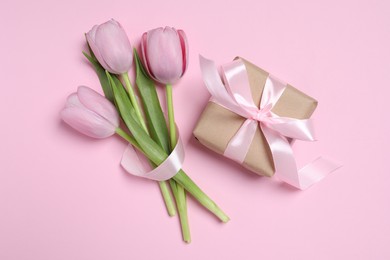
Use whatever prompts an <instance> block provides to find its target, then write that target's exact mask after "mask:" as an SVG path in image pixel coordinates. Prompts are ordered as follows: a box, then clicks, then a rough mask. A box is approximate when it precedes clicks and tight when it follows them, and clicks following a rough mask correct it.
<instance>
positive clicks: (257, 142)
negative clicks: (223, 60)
mask: <svg viewBox="0 0 390 260" xmlns="http://www.w3.org/2000/svg"><path fill="white" fill-rule="evenodd" d="M240 59H241V60H242V61H243V62H244V64H245V67H246V71H247V74H248V81H249V84H250V87H251V93H252V97H253V101H254V102H255V104H256V105H257V106H259V104H260V100H261V95H262V92H263V88H264V85H265V82H266V80H267V77H268V75H269V73H268V72H266V71H265V70H263V69H261V68H259V67H257V66H256V65H254V64H252V63H250V62H249V61H246V60H244V59H242V58H240ZM317 104H318V102H317V101H316V100H315V99H314V98H312V97H309V96H308V95H306V94H305V93H303V92H301V91H299V90H298V89H296V88H294V87H292V86H291V85H289V84H287V87H286V89H285V91H284V92H283V94H282V96H281V97H280V99H279V100H278V101H277V103H276V104H275V106H274V107H273V109H272V112H273V113H275V114H277V115H279V116H283V117H291V118H296V119H307V118H309V117H310V116H311V115H312V113H313V112H314V110H315V109H316V107H317ZM245 120H246V118H243V117H241V116H239V115H237V114H235V113H233V112H231V111H229V110H227V109H226V108H224V107H222V106H220V105H218V104H216V103H214V102H212V101H209V102H208V104H207V105H206V108H205V109H204V111H203V113H202V115H201V116H200V119H199V121H198V123H197V125H196V127H195V129H194V131H193V134H194V136H195V137H196V139H197V140H199V142H201V143H202V144H203V145H204V146H206V147H208V148H209V149H211V150H213V151H215V152H217V153H219V154H223V153H224V151H225V149H226V147H227V145H228V143H229V141H230V139H231V138H232V137H233V136H234V135H235V134H236V133H237V131H238V130H239V129H240V127H241V125H242V124H243V123H244V122H245ZM242 165H243V166H244V167H245V168H247V169H249V170H251V171H253V172H255V173H256V174H259V175H264V176H268V177H271V176H273V175H274V173H275V167H274V163H273V159H272V155H271V151H270V148H269V146H268V143H267V141H266V139H265V137H264V134H263V133H262V132H261V130H260V128H257V130H256V133H255V136H254V138H253V140H252V143H251V145H250V148H249V151H248V153H247V155H246V157H245V160H244V162H243V163H242Z"/></svg>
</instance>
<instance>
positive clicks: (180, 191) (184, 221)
mask: <svg viewBox="0 0 390 260" xmlns="http://www.w3.org/2000/svg"><path fill="white" fill-rule="evenodd" d="M166 95H167V106H168V121H169V134H170V135H169V136H170V144H171V150H173V148H174V147H175V146H176V140H177V135H176V124H175V114H174V111H173V98H172V85H171V84H168V85H167V86H166ZM170 184H171V189H172V190H173V191H174V192H173V196H174V197H175V199H176V204H177V210H178V211H179V218H180V224H181V230H182V233H183V240H184V241H185V242H187V243H190V242H191V233H190V226H189V224H188V214H187V201H186V194H185V191H184V188H183V186H181V185H180V184H179V185H175V186H176V187H175V188H172V186H173V182H170Z"/></svg>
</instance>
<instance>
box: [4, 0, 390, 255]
mask: <svg viewBox="0 0 390 260" xmlns="http://www.w3.org/2000/svg"><path fill="white" fill-rule="evenodd" d="M207 2H209V1H207ZM255 2H257V3H256V4H254V3H255ZM314 2H317V3H314ZM111 17H113V18H116V19H117V20H119V21H120V22H121V23H122V24H123V26H124V27H125V28H126V30H127V32H128V34H129V37H130V39H131V41H132V42H133V43H137V42H138V40H139V37H140V35H141V34H142V32H144V31H146V30H148V29H152V28H154V27H158V26H163V25H171V26H176V27H178V28H182V29H184V30H185V31H186V32H187V35H188V38H189V42H190V66H189V69H188V73H187V74H186V75H185V77H184V78H183V79H182V81H181V82H180V83H179V84H177V85H176V86H175V90H174V94H175V107H176V115H177V123H178V125H179V126H180V129H181V133H182V137H183V140H184V142H185V144H186V151H187V160H186V162H185V167H184V168H185V169H186V171H187V172H189V173H190V175H191V176H192V178H193V179H194V180H195V181H196V182H197V183H198V184H199V185H200V186H201V187H202V188H203V189H204V190H205V191H206V192H207V193H208V194H209V195H210V196H211V197H212V198H214V199H215V201H217V203H218V204H219V205H220V206H221V207H222V208H223V209H224V210H225V211H226V212H227V213H228V214H229V215H230V217H231V221H230V222H229V223H228V224H221V223H219V222H218V221H217V219H215V218H214V217H213V216H212V215H210V214H209V213H208V212H207V211H205V210H204V209H203V208H202V207H200V206H199V205H198V204H197V203H195V202H194V201H193V200H190V201H189V218H190V224H191V231H192V240H193V242H192V243H191V244H190V245H186V244H184V243H183V242H182V241H181V234H180V228H179V223H178V219H177V218H169V217H168V216H167V214H166V211H165V209H164V205H163V203H162V199H161V196H160V193H159V189H158V186H157V185H156V184H155V183H154V182H151V181H147V180H142V179H137V178H135V177H132V176H129V175H128V174H126V173H125V172H124V171H123V170H122V169H121V168H120V166H119V160H120V157H121V155H122V152H123V150H124V148H125V143H124V142H122V140H121V139H119V138H117V137H114V138H109V139H106V140H93V139H90V138H87V137H84V136H82V135H80V134H78V133H77V132H75V131H73V130H71V129H70V128H69V127H67V126H66V125H65V124H63V123H61V121H60V118H59V111H60V109H61V108H62V106H63V105H64V101H65V98H66V96H67V95H68V94H70V93H71V92H73V91H75V90H76V87H77V86H78V85H80V84H84V85H88V86H91V87H93V88H95V89H97V90H100V89H99V84H98V80H97V77H96V76H95V74H94V71H93V70H92V68H91V67H90V66H89V65H88V64H87V63H86V62H85V59H84V58H83V56H82V55H81V51H82V49H83V48H85V46H84V38H83V33H84V32H86V31H88V30H89V29H90V28H91V27H92V26H93V25H94V24H96V23H101V22H104V21H105V20H107V19H109V18H111ZM0 21H1V22H0V33H1V43H0V46H1V48H0V57H1V62H0V69H1V70H0V71H1V74H0V75H1V93H0V111H1V112H0V113H1V120H2V123H1V125H2V126H1V130H0V131H1V132H0V133H1V135H0V136H1V137H0V138H1V139H0V141H1V142H0V144H1V145H0V147H1V148H0V151H1V157H0V259H2V260H3V259H4V260H16V259H18V260H24V259H33V260H38V259H39V260H46V259H48V260H49V259H94V260H100V259H116V260H121V259H390V247H389V240H390V223H389V219H390V203H389V197H390V189H389V185H390V174H389V170H388V169H389V166H388V165H387V162H388V159H387V157H388V147H389V146H390V141H389V137H388V135H387V134H388V132H389V130H390V127H389V123H388V121H387V120H388V118H389V116H388V114H387V112H389V108H390V105H389V95H390V91H389V88H390V47H389V46H390V30H389V28H390V4H389V1H386V0H383V1H339V0H332V1H322V3H319V1H310V0H306V1H280V0H276V1H262V0H261V1H252V2H251V1H246V0H240V1H213V3H211V1H210V3H207V4H206V1H205V3H199V2H198V1H193V2H187V3H186V2H185V1H172V0H164V1H154V2H152V1H141V0H140V1H131V0H123V1H120V0H118V1H117V0H110V1H107V0H103V1H95V0H94V1H49V0H47V1H42V0H38V1H18V0H16V1H15V0H12V1H11V0H5V1H4V0H3V1H2V4H1V9H0ZM199 53H201V54H203V55H204V56H206V57H209V58H211V59H214V60H215V61H216V62H217V63H219V64H221V63H225V62H228V61H230V60H231V59H232V58H234V57H235V56H237V55H240V56H243V57H245V58H247V59H249V60H250V61H252V62H254V63H256V64H258V65H259V66H261V67H263V68H264V69H267V70H269V71H271V72H272V73H273V74H275V75H276V76H278V77H280V78H282V79H285V80H286V81H288V82H290V83H291V84H293V85H294V86H296V87H298V88H300V89H301V90H303V91H304V92H306V93H308V94H309V95H311V96H313V97H315V98H317V99H318V100H319V101H320V105H319V107H318V110H317V112H316V113H315V114H314V118H315V119H316V123H317V130H318V131H317V132H318V138H319V141H318V142H316V143H296V146H295V148H296V149H295V150H296V154H297V160H298V162H299V164H300V165H303V164H304V163H306V162H308V161H310V160H312V159H314V158H316V157H317V156H318V155H320V154H323V155H328V156H331V157H333V158H335V159H337V160H339V161H341V162H342V163H343V164H344V167H343V168H342V169H340V170H338V171H337V172H335V173H334V174H331V175H330V176H328V177H327V178H326V179H325V180H324V181H322V182H321V183H319V184H317V185H316V186H314V187H312V188H310V189H309V190H307V191H305V192H300V191H297V190H294V189H291V188H289V187H287V186H286V185H280V183H279V182H277V181H276V180H275V179H266V178H261V177H257V176H255V175H253V174H251V173H249V172H248V171H246V170H244V169H242V168H241V167H238V166H237V165H236V164H235V163H232V162H229V161H228V160H225V159H224V158H222V157H221V156H218V155H216V154H214V153H212V152H209V151H208V150H207V149H205V148H203V147H202V146H201V145H199V144H198V143H197V142H196V141H195V140H194V138H193V137H192V135H191V131H192V129H193V127H194V125H195V123H196V120H197V118H198V116H199V115H200V113H201V111H202V108H203V106H204V105H205V103H206V101H207V99H208V94H207V92H206V89H205V88H204V87H203V84H202V79H201V75H200V70H199V65H198V54H199ZM133 80H134V79H133ZM386 160H387V162H386Z"/></svg>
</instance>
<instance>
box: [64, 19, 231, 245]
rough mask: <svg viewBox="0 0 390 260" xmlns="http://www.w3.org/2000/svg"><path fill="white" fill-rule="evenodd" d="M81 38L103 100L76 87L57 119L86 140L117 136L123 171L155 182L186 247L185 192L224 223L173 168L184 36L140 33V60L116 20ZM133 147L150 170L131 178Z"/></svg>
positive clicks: (167, 31)
mask: <svg viewBox="0 0 390 260" xmlns="http://www.w3.org/2000/svg"><path fill="white" fill-rule="evenodd" d="M86 39H87V43H88V46H89V53H85V52H84V55H85V56H86V57H87V59H88V60H89V61H90V63H91V64H92V65H93V67H94V69H95V71H96V73H97V75H98V77H99V80H100V83H101V86H102V89H103V92H104V96H102V95H100V94H99V93H97V92H96V91H94V90H92V89H90V88H88V87H85V86H81V87H79V88H78V90H77V93H73V94H71V95H70V96H69V97H68V99H67V102H66V106H65V108H64V109H63V111H62V113H61V115H62V119H63V120H64V121H65V122H66V123H68V124H69V125H70V126H71V127H73V128H75V129H76V130H78V131H80V132H81V133H83V134H86V135H88V136H91V137H94V138H106V137H109V136H111V135H114V134H117V135H119V136H121V137H122V138H123V139H124V140H125V141H127V142H128V143H129V147H128V149H126V152H125V153H124V157H123V158H122V166H124V168H125V169H126V170H128V171H129V172H130V173H132V174H134V175H139V176H142V177H145V178H150V179H154V180H156V181H158V183H159V187H160V189H161V193H162V196H163V199H164V202H165V205H166V208H167V211H168V214H169V215H170V216H174V215H175V214H176V209H175V205H176V208H177V212H178V215H179V218H180V223H181V229H182V235H183V240H184V241H185V242H190V241H191V236H190V230H189V224H188V216H187V203H186V193H187V192H188V193H189V194H191V195H192V197H193V198H195V199H196V200H197V201H199V203H200V204H202V205H203V206H204V207H205V208H206V209H208V210H209V211H210V212H212V213H213V214H214V215H215V216H217V217H218V218H219V219H220V220H221V221H223V222H227V221H229V217H228V216H227V215H226V214H225V213H224V212H223V211H222V210H221V209H220V208H219V207H218V206H217V205H216V204H215V203H214V202H213V201H212V200H211V199H210V198H209V197H208V196H207V195H206V194H205V193H204V192H203V191H202V190H201V189H200V188H199V187H198V186H197V185H196V184H195V183H194V182H193V181H192V180H191V179H190V177H188V175H187V174H186V173H185V172H184V171H183V170H182V169H181V164H180V163H178V161H180V158H181V159H183V158H182V157H183V155H182V154H180V151H179V150H180V149H179V148H180V146H181V143H179V142H180V138H179V135H178V132H177V128H176V124H175V119H174V110H173V99H172V84H174V83H176V82H177V81H178V80H179V79H180V78H181V77H182V76H183V75H184V73H185V71H186V69H187V65H188V43H187V39H186V35H185V33H184V31H182V30H176V29H174V28H170V27H166V28H164V29H163V28H157V29H154V30H151V31H148V32H146V33H144V34H143V36H142V39H141V52H140V53H141V54H142V55H141V57H142V61H141V58H140V57H139V55H138V52H137V50H136V49H134V50H133V49H132V47H131V44H130V41H129V39H128V37H127V35H126V33H125V31H124V29H123V28H122V26H121V25H120V24H119V23H118V22H117V21H115V20H110V21H108V22H106V23H103V24H101V25H98V26H97V25H96V26H94V27H93V28H92V29H91V30H90V31H89V32H88V33H87V34H86ZM133 61H135V66H136V68H135V70H136V79H135V82H136V84H135V85H134V87H133V86H132V84H131V80H130V78H129V76H128V71H129V70H130V69H131V67H132V64H133ZM155 83H158V84H160V85H164V86H165V90H166V103H167V107H168V120H166V118H165V116H164V113H163V111H162V108H161V104H160V101H159V98H158V95H157V91H156V87H155ZM136 92H138V96H139V97H138V96H137V94H136ZM121 120H122V121H123V123H122V124H121ZM167 121H168V126H169V127H168V126H167ZM121 125H123V126H125V127H121ZM133 148H134V149H136V150H137V151H138V153H140V154H142V155H143V156H145V157H146V158H147V159H148V162H149V164H150V166H151V168H154V170H152V171H151V172H141V173H138V174H137V173H136V171H137V168H134V165H136V164H137V161H138V163H139V160H137V158H136V159H135V160H133V157H131V156H134V153H131V152H130V151H132V149H133ZM134 158H135V157H134ZM138 159H139V158H138ZM153 176H154V177H153ZM156 176H157V177H156ZM171 194H173V198H174V201H175V202H176V203H175V202H174V201H173V199H172V196H171Z"/></svg>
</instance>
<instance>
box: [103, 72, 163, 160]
mask: <svg viewBox="0 0 390 260" xmlns="http://www.w3.org/2000/svg"><path fill="white" fill-rule="evenodd" d="M106 75H107V78H108V80H109V82H110V85H111V87H112V90H113V93H114V98H115V103H116V105H117V107H118V110H119V113H120V115H121V117H122V119H123V121H124V122H125V124H126V126H127V128H128V129H129V130H130V132H131V134H132V135H133V137H134V138H135V140H136V141H137V143H138V144H139V146H140V148H141V149H142V151H143V152H144V153H145V154H146V156H147V157H148V158H149V159H150V160H151V161H152V162H153V163H155V164H156V165H159V164H160V163H162V162H163V161H164V160H165V159H166V158H167V157H168V154H167V153H166V152H165V151H164V150H163V149H162V148H161V147H160V146H159V145H158V144H157V143H156V142H155V141H154V140H153V139H151V138H150V136H149V135H148V134H147V133H146V132H145V130H144V129H143V128H142V127H141V125H140V124H139V122H138V121H137V116H136V114H135V110H134V107H133V106H132V104H131V101H130V99H129V96H128V95H127V93H126V91H125V89H124V88H123V87H122V86H118V85H117V84H116V83H115V81H114V79H113V77H112V76H111V75H110V73H108V72H106Z"/></svg>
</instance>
